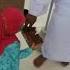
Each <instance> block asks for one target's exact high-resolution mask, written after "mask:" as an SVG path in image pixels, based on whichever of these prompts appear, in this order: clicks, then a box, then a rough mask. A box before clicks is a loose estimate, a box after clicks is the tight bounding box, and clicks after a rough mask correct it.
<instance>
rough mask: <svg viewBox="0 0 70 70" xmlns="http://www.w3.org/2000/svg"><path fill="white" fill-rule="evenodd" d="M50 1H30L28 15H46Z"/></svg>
mask: <svg viewBox="0 0 70 70" xmlns="http://www.w3.org/2000/svg"><path fill="white" fill-rule="evenodd" d="M50 2H51V0H31V4H30V9H29V13H30V14H32V15H35V16H39V15H42V14H44V13H46V11H47V9H48V6H49V4H50Z"/></svg>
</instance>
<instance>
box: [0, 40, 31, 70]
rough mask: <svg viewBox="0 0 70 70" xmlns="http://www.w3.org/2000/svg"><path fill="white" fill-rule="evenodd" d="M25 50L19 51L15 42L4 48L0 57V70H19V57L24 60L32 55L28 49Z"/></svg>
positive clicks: (18, 45)
mask: <svg viewBox="0 0 70 70" xmlns="http://www.w3.org/2000/svg"><path fill="white" fill-rule="evenodd" d="M25 50H26V52H25ZM25 50H22V51H20V44H19V42H17V41H15V42H14V43H13V44H11V45H9V46H8V47H7V48H5V51H4V53H3V54H2V55H1V56H0V70H19V60H20V57H21V58H25V57H24V56H26V57H27V56H29V55H30V54H31V53H32V50H31V49H30V48H27V49H25ZM27 50H28V51H27ZM26 53H27V54H26ZM23 55H24V56H23Z"/></svg>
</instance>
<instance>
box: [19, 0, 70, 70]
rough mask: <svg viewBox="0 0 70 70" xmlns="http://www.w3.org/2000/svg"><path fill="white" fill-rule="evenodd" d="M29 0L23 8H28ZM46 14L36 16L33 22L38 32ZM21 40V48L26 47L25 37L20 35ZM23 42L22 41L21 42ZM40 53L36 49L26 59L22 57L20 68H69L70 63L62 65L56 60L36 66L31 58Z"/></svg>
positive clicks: (66, 69) (43, 69) (51, 69)
mask: <svg viewBox="0 0 70 70" xmlns="http://www.w3.org/2000/svg"><path fill="white" fill-rule="evenodd" d="M29 1H30V0H26V4H25V8H28V4H29ZM46 15H47V14H45V15H43V16H40V17H39V18H38V21H37V22H36V23H35V26H36V27H37V31H38V32H40V30H41V28H40V27H43V26H44V25H45V22H46V18H47V17H46ZM42 18H44V19H43V20H41V19H42ZM18 36H21V35H18ZM20 40H21V49H24V48H25V47H28V45H27V43H26V41H25V39H24V38H23V39H22V37H20ZM23 42H24V43H23ZM38 55H40V53H39V52H37V51H33V53H32V55H31V56H30V57H28V58H26V59H22V60H21V61H20V70H70V65H68V66H67V67H62V66H61V65H60V64H59V63H56V62H52V61H48V60H47V61H46V62H45V63H44V64H43V65H42V66H41V67H40V68H36V67H35V66H34V65H33V60H34V59H35V58H36V57H37V56H38Z"/></svg>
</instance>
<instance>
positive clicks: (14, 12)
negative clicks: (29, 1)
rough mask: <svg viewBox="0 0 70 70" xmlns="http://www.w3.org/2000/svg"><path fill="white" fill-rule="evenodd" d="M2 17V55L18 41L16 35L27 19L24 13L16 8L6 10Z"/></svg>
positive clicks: (0, 46)
mask: <svg viewBox="0 0 70 70" xmlns="http://www.w3.org/2000/svg"><path fill="white" fill-rule="evenodd" d="M1 15H2V16H0V18H1V19H0V29H1V31H0V34H1V35H2V36H1V37H3V38H0V41H1V42H0V43H1V45H0V53H2V52H3V50H4V48H5V47H6V46H7V45H9V44H11V43H13V42H14V41H15V40H17V37H16V36H15V33H17V32H18V31H19V30H20V28H21V26H22V24H23V23H24V22H25V17H24V16H23V13H22V12H21V11H20V10H19V9H18V8H15V7H8V8H5V9H4V10H3V11H2V13H1ZM6 35H8V36H6Z"/></svg>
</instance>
